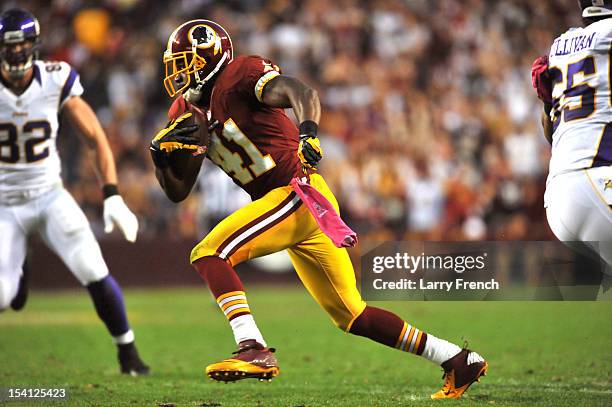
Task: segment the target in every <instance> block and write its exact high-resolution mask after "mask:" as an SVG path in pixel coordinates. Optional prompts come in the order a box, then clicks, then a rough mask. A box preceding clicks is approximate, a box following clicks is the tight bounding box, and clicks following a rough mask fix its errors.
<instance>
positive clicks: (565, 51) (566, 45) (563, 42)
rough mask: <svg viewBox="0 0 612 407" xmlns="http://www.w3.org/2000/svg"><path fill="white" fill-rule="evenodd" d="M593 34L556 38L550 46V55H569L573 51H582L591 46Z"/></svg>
mask: <svg viewBox="0 0 612 407" xmlns="http://www.w3.org/2000/svg"><path fill="white" fill-rule="evenodd" d="M595 34H597V33H591V34H590V35H579V36H577V37H572V38H557V39H556V40H555V42H554V43H553V45H552V47H551V48H550V50H551V53H550V55H551V56H559V55H569V54H573V53H575V52H579V51H582V50H583V49H586V48H591V46H592V45H593V40H594V39H595Z"/></svg>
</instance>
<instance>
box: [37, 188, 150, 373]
mask: <svg viewBox="0 0 612 407" xmlns="http://www.w3.org/2000/svg"><path fill="white" fill-rule="evenodd" d="M44 200H45V201H44V203H43V206H44V216H43V218H44V222H43V224H42V227H41V229H40V234H41V236H42V237H43V239H44V240H45V242H46V243H47V245H48V246H49V247H50V248H51V249H52V250H53V251H54V252H55V253H56V254H57V255H58V256H59V257H60V258H61V259H62V260H63V262H64V263H65V264H66V266H67V267H68V269H70V271H71V272H72V273H73V274H74V276H75V277H76V278H77V280H79V282H80V283H81V284H82V285H83V286H85V287H86V288H87V291H88V292H89V295H90V296H91V299H92V301H93V303H94V307H95V309H96V312H97V314H98V316H99V317H100V319H101V320H102V321H103V322H104V324H105V325H106V328H107V329H108V331H109V332H110V334H111V336H112V337H113V341H114V343H115V344H116V345H117V347H118V356H119V362H120V364H121V370H122V373H126V374H131V375H138V374H147V373H148V370H149V368H148V367H147V366H145V365H144V364H143V363H142V361H141V360H140V357H139V356H138V352H137V350H136V347H135V345H134V333H133V331H132V330H131V329H130V326H129V323H128V319H127V314H126V311H125V305H124V302H123V294H122V292H121V288H120V287H119V285H118V284H117V282H116V281H115V279H114V278H113V277H112V276H111V275H110V274H109V273H108V268H107V266H106V263H105V262H104V259H103V257H102V252H101V250H100V246H99V245H98V242H97V241H96V238H95V237H94V235H93V232H92V231H91V228H90V227H89V222H88V221H87V218H86V217H85V214H84V213H83V211H82V210H81V208H80V207H79V206H78V205H77V203H76V202H75V201H74V199H73V198H72V196H71V195H70V194H69V193H68V191H66V190H65V189H63V188H60V189H58V190H55V191H53V192H52V193H51V194H49V196H47V197H45V198H44Z"/></svg>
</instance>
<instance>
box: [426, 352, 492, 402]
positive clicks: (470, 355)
mask: <svg viewBox="0 0 612 407" xmlns="http://www.w3.org/2000/svg"><path fill="white" fill-rule="evenodd" d="M442 367H443V368H444V376H442V377H443V378H444V385H443V386H442V389H441V390H439V391H437V392H436V393H434V394H432V395H431V398H432V399H434V400H435V399H458V398H460V397H461V396H462V395H463V393H465V392H466V391H467V389H468V388H469V387H470V386H471V385H472V383H474V382H476V381H480V377H481V376H485V375H486V374H487V369H488V368H489V364H488V363H487V361H486V360H484V358H483V357H482V356H480V355H479V354H478V353H476V352H472V351H471V350H469V349H462V350H461V352H459V353H458V354H456V355H455V356H453V357H452V358H450V359H449V360H447V361H446V362H444V363H442Z"/></svg>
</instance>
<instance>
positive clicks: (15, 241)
mask: <svg viewBox="0 0 612 407" xmlns="http://www.w3.org/2000/svg"><path fill="white" fill-rule="evenodd" d="M16 208H17V207H16V206H4V205H1V204H0V230H1V231H2V232H1V233H0V311H2V310H4V309H6V308H8V306H9V305H10V304H11V301H13V299H14V298H15V296H16V295H17V292H18V290H19V280H20V278H21V274H22V270H21V267H22V265H23V262H24V259H25V256H26V247H27V234H26V231H25V229H24V228H23V227H22V225H20V224H19V220H18V219H17V215H16V210H17V209H16Z"/></svg>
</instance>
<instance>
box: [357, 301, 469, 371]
mask: <svg viewBox="0 0 612 407" xmlns="http://www.w3.org/2000/svg"><path fill="white" fill-rule="evenodd" d="M350 333H352V334H354V335H359V336H365V337H366V338H370V339H372V340H373V341H376V342H378V343H382V344H383V345H387V346H391V347H394V348H396V349H399V350H402V351H405V352H410V353H414V354H415V355H420V356H423V357H424V358H426V359H428V360H431V361H432V362H434V363H436V364H442V362H445V361H446V360H448V359H450V358H451V357H452V356H454V355H456V354H457V353H459V352H460V351H461V348H459V347H458V346H457V345H454V344H452V343H450V342H447V341H444V340H442V339H438V338H436V337H435V336H433V335H430V334H427V333H425V332H423V331H421V330H419V329H418V328H416V327H414V326H413V325H410V324H409V323H407V322H406V321H404V320H402V319H401V318H400V317H398V316H397V315H395V314H393V313H391V312H389V311H385V310H383V309H380V308H376V307H370V306H369V305H368V306H366V308H365V309H364V310H363V312H362V313H361V315H359V316H358V317H357V319H356V320H355V321H354V322H353V325H352V326H351V329H350ZM455 350H456V351H455ZM453 352H454V353H453ZM449 353H452V355H450V356H448V357H446V359H444V360H442V361H440V362H438V360H439V359H440V358H441V357H445V356H446V355H448V354H449Z"/></svg>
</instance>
